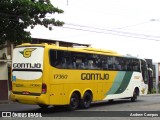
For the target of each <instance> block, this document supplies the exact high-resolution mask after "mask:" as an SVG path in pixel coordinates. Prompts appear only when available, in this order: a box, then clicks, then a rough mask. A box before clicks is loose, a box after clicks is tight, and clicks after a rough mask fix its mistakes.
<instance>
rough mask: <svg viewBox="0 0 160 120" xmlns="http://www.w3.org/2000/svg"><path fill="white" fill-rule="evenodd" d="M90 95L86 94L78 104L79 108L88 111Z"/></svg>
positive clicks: (90, 100)
mask: <svg viewBox="0 0 160 120" xmlns="http://www.w3.org/2000/svg"><path fill="white" fill-rule="evenodd" d="M91 102H92V95H91V93H89V92H86V93H85V94H84V96H83V98H82V100H81V102H80V108H83V109H88V108H89V107H90V106H91Z"/></svg>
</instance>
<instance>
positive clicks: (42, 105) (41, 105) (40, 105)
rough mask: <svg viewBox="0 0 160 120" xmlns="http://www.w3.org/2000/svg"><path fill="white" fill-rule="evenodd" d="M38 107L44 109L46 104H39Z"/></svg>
mask: <svg viewBox="0 0 160 120" xmlns="http://www.w3.org/2000/svg"><path fill="white" fill-rule="evenodd" d="M39 107H41V108H43V109H46V108H48V105H45V104H39Z"/></svg>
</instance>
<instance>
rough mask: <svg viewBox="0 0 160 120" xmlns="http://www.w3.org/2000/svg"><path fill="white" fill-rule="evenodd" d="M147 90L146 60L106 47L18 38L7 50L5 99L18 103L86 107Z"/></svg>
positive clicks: (140, 93) (135, 97)
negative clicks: (10, 51) (8, 88)
mask: <svg viewBox="0 0 160 120" xmlns="http://www.w3.org/2000/svg"><path fill="white" fill-rule="evenodd" d="M147 91H148V71H147V63H146V62H145V60H144V59H140V58H137V57H132V56H124V55H121V54H118V53H116V52H114V51H110V50H101V49H94V48H91V47H83V48H75V47H60V46H57V45H55V44H52V45H49V44H46V43H45V44H22V45H20V46H17V47H16V48H15V49H14V51H13V61H12V92H11V100H13V101H16V102H19V103H23V104H37V105H39V106H40V107H42V108H47V107H48V106H51V105H53V106H67V107H68V108H69V109H70V110H75V109H77V108H89V107H90V105H91V103H92V102H96V101H104V100H106V101H107V100H108V101H112V100H114V99H119V98H129V99H131V101H133V102H134V101H137V96H139V95H146V94H147Z"/></svg>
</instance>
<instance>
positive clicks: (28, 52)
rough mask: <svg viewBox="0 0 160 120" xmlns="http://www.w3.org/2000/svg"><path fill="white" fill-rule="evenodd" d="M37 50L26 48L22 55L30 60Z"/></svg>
mask: <svg viewBox="0 0 160 120" xmlns="http://www.w3.org/2000/svg"><path fill="white" fill-rule="evenodd" d="M35 49H36V48H26V49H24V50H23V51H20V53H21V54H22V55H23V57H25V58H29V57H31V54H32V52H33V51H34V50H35Z"/></svg>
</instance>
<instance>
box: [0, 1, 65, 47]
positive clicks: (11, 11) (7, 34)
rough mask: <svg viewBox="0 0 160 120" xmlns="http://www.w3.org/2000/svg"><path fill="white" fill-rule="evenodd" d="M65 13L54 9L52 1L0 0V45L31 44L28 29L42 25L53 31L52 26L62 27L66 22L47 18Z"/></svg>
mask: <svg viewBox="0 0 160 120" xmlns="http://www.w3.org/2000/svg"><path fill="white" fill-rule="evenodd" d="M48 13H49V14H52V16H53V14H55V13H58V14H60V13H63V10H61V9H59V8H57V7H54V6H53V5H52V4H51V2H50V0H0V36H1V38H0V44H3V43H5V41H10V42H11V43H15V44H20V43H22V42H30V41H31V36H30V35H31V34H30V32H27V31H25V30H24V29H26V28H27V27H29V26H30V27H31V28H34V27H35V25H42V26H45V27H46V28H48V29H49V30H52V28H51V27H49V26H50V25H54V26H62V25H63V24H64V22H61V21H59V20H55V19H54V18H46V15H47V14H48Z"/></svg>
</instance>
